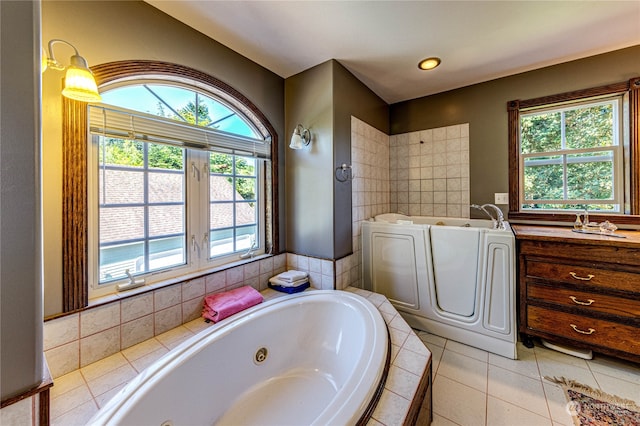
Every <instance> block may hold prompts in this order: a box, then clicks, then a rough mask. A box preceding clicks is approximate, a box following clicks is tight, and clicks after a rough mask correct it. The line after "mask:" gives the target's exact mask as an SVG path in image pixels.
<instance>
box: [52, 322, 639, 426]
mask: <svg viewBox="0 0 640 426" xmlns="http://www.w3.org/2000/svg"><path fill="white" fill-rule="evenodd" d="M204 327H206V324H205V323H203V322H202V321H201V320H200V319H198V320H195V321H192V322H190V323H187V324H185V325H183V326H180V327H177V328H175V329H173V330H170V331H168V332H166V333H164V334H162V335H159V336H157V337H155V338H153V339H150V340H148V341H145V342H143V343H140V344H138V345H136V346H133V347H131V348H128V349H125V350H124V351H122V352H119V353H117V354H115V355H112V356H110V357H108V358H105V359H103V360H101V361H98V362H96V363H94V364H91V365H88V366H86V367H84V368H81V369H79V370H76V371H73V372H71V373H69V374H67V375H64V376H62V377H59V378H57V379H56V381H55V386H54V387H53V388H52V390H51V398H52V400H51V420H52V424H53V425H65V426H68V425H84V424H86V422H87V420H88V419H89V418H90V417H91V416H92V415H93V414H94V413H95V412H96V411H97V410H98V408H99V407H101V406H102V405H104V404H105V403H106V402H107V401H108V400H109V399H110V398H111V396H113V395H114V394H115V393H117V392H118V391H119V390H120V389H121V388H122V387H123V386H124V385H125V383H126V382H128V381H129V380H130V379H131V378H133V377H134V376H135V375H136V374H138V372H140V371H142V370H143V369H144V368H145V367H146V366H148V365H149V364H151V363H152V362H154V361H155V360H157V359H158V358H159V357H161V356H162V355H164V354H165V353H167V352H168V351H169V350H170V349H172V348H174V347H175V346H176V345H178V344H179V343H181V342H182V341H184V340H185V339H186V338H188V337H190V336H192V335H193V334H195V333H197V332H198V331H200V330H202V328H204ZM418 336H419V337H420V339H421V340H422V341H423V342H424V343H425V344H426V346H427V347H428V348H429V349H430V350H431V352H432V354H433V361H432V362H433V374H434V385H433V386H434V387H433V411H434V421H433V425H435V426H441V425H473V426H475V425H487V426H494V425H496V426H497V425H508V426H513V425H518V426H527V425H533V426H538V425H567V426H570V425H571V424H572V423H571V418H570V417H569V415H568V414H567V412H566V411H565V404H566V401H565V399H564V395H563V394H562V390H561V389H560V387H558V386H557V385H554V384H552V383H549V382H548V381H546V380H544V379H543V377H544V376H565V377H568V378H571V379H574V380H577V381H579V382H581V383H584V384H588V385H590V386H592V387H594V388H599V389H602V390H603V391H605V392H608V393H612V394H616V395H619V396H621V397H624V398H628V399H632V400H635V401H637V402H640V365H638V364H632V363H626V362H622V361H618V360H614V359H612V358H606V357H601V356H598V357H596V358H595V359H594V360H591V361H585V360H582V359H579V358H575V357H572V356H568V355H564V354H560V353H558V352H555V351H551V350H549V349H546V348H543V347H538V346H536V347H535V348H534V349H527V348H525V347H524V346H522V345H519V347H518V352H519V357H520V359H519V360H517V361H513V360H510V359H507V358H503V357H500V356H497V355H493V354H490V353H488V352H485V351H482V350H479V349H475V348H472V347H469V346H466V345H462V344H460V343H457V342H454V341H452V340H447V339H444V338H442V337H439V336H435V335H432V334H428V333H425V332H418ZM388 426H391V425H388Z"/></svg>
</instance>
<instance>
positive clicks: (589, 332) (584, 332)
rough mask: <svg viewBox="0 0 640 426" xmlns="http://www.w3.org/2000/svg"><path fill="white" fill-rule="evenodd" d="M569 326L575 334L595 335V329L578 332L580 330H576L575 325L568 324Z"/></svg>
mask: <svg viewBox="0 0 640 426" xmlns="http://www.w3.org/2000/svg"><path fill="white" fill-rule="evenodd" d="M570 325H571V328H573V331H575V332H576V333H580V334H593V333H595V331H596V330H595V329H593V328H589V331H582V330H580V329H579V328H578V326H577V325H575V324H570Z"/></svg>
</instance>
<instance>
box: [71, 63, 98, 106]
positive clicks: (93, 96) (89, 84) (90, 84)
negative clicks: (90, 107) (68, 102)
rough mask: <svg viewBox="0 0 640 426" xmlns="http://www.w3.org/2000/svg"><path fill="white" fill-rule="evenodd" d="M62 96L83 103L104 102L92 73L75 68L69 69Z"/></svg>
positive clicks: (84, 69)
mask: <svg viewBox="0 0 640 426" xmlns="http://www.w3.org/2000/svg"><path fill="white" fill-rule="evenodd" d="M62 95H63V96H66V97H67V98H69V99H74V100H76V101H82V102H100V101H101V100H102V97H101V96H100V93H98V86H97V84H96V80H95V79H94V78H93V74H91V71H89V69H87V68H79V67H75V66H70V67H68V68H67V74H66V75H65V78H64V89H63V90H62Z"/></svg>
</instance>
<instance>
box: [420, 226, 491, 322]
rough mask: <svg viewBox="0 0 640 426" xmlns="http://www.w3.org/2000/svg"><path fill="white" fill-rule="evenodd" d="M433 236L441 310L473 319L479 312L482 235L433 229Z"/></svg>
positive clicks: (446, 229) (435, 278)
mask: <svg viewBox="0 0 640 426" xmlns="http://www.w3.org/2000/svg"><path fill="white" fill-rule="evenodd" d="M430 232H431V256H432V257H433V276H434V279H433V281H434V286H435V293H436V300H437V304H438V308H440V309H441V310H442V311H444V312H447V313H450V314H453V315H458V316H461V317H471V316H473V314H474V313H475V308H476V291H477V285H478V250H479V244H480V231H479V230H478V229H474V228H453V227H450V226H447V227H444V226H443V227H438V226H432V227H431V229H430Z"/></svg>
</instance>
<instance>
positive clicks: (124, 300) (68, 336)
mask: <svg viewBox="0 0 640 426" xmlns="http://www.w3.org/2000/svg"><path fill="white" fill-rule="evenodd" d="M352 257H353V256H348V257H345V258H343V259H340V260H337V261H332V260H325V259H318V258H313V257H308V256H303V255H296V254H292V253H287V254H280V255H276V256H270V257H266V258H262V259H259V260H255V261H253V262H249V263H245V264H244V265H241V266H235V267H232V268H230V269H226V270H224V271H219V272H215V273H212V274H209V275H206V276H203V277H199V278H195V279H191V280H187V281H184V282H179V283H176V284H173V285H169V286H166V287H162V288H157V289H154V290H147V291H144V292H140V293H137V294H134V295H121V296H120V297H119V298H117V299H116V300H113V301H109V302H106V303H104V304H101V305H99V306H95V307H91V308H88V309H85V310H83V311H81V312H76V313H73V314H70V315H66V316H62V317H59V318H55V319H52V320H49V321H46V322H45V323H44V351H45V356H46V359H47V362H48V364H49V369H50V370H51V375H52V377H53V378H56V377H60V376H62V375H64V374H67V373H69V372H71V371H74V370H77V369H79V368H82V367H85V366H87V365H89V364H92V363H94V362H96V361H99V360H101V359H103V358H106V357H108V356H110V355H113V354H115V353H118V352H120V351H122V350H124V349H126V348H129V347H131V346H134V345H136V344H138V343H140V342H143V341H145V340H148V339H150V338H153V337H155V336H158V335H160V334H163V333H165V332H167V331H169V330H171V329H174V328H176V327H178V326H180V325H182V324H185V323H188V322H190V321H192V320H194V319H197V318H199V317H200V315H201V313H202V303H203V299H204V297H205V296H208V295H210V294H214V293H218V292H222V291H227V290H231V289H234V288H237V287H240V286H243V285H250V286H252V287H253V288H255V289H256V290H259V291H263V290H265V289H266V288H267V283H268V280H269V278H271V277H272V276H274V275H276V274H279V273H281V272H284V271H285V270H287V269H298V270H302V271H306V272H308V273H309V281H310V283H311V286H312V287H313V288H316V289H344V288H346V287H348V286H349V285H351V282H352V277H354V278H356V277H357V276H358V274H357V273H355V272H354V273H352V272H351V271H352V269H353V267H352V263H354V262H352Z"/></svg>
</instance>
